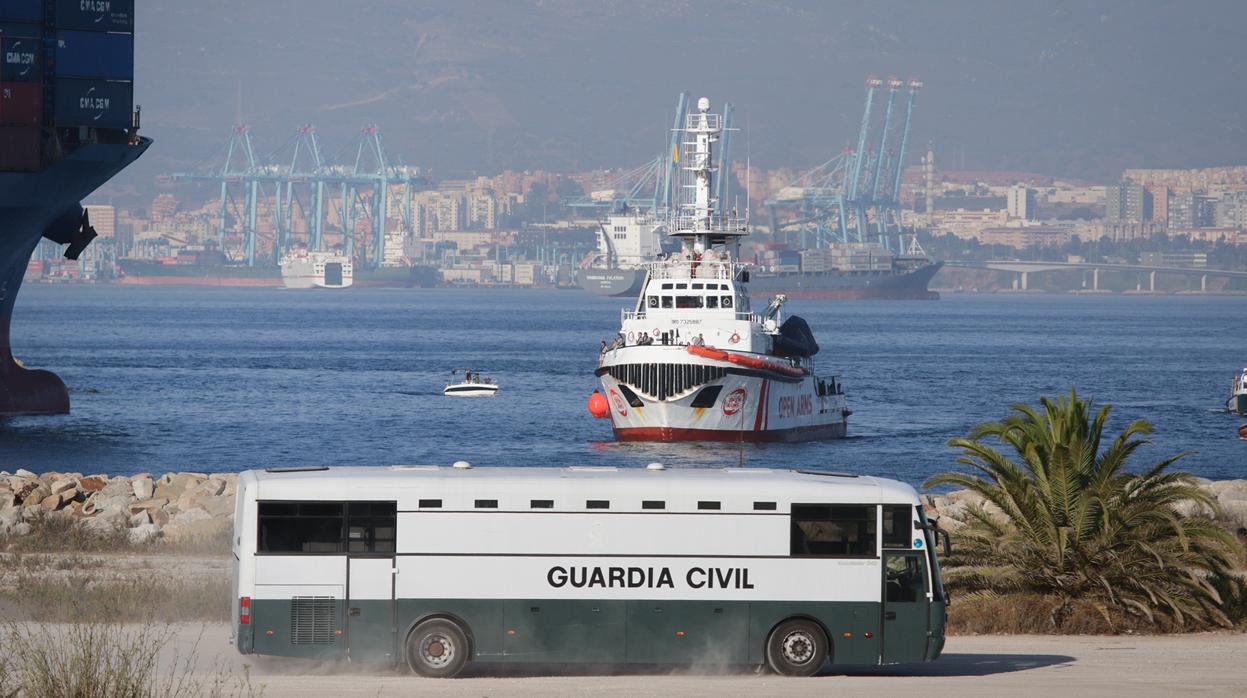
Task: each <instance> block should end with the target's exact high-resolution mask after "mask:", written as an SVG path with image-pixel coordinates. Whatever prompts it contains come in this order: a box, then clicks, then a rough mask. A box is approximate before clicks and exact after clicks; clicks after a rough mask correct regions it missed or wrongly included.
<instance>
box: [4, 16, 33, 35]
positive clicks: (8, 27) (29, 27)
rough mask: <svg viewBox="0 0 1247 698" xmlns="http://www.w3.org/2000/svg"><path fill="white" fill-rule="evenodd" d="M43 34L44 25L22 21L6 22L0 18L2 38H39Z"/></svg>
mask: <svg viewBox="0 0 1247 698" xmlns="http://www.w3.org/2000/svg"><path fill="white" fill-rule="evenodd" d="M42 34H43V31H42V27H41V26H40V25H38V24H22V23H21V22H6V21H4V20H2V19H0V38H4V37H8V36H21V37H26V38H38V37H39V36H41V35H42Z"/></svg>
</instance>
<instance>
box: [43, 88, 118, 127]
mask: <svg viewBox="0 0 1247 698" xmlns="http://www.w3.org/2000/svg"><path fill="white" fill-rule="evenodd" d="M53 90H54V91H55V93H56V95H55V105H56V108H55V110H54V112H53V119H54V121H55V123H56V125H57V126H94V127H96V128H129V127H130V125H131V124H132V123H133V112H134V84H133V83H129V82H108V81H106V80H74V79H68V78H58V79H57V80H56V82H55V84H54V85H53Z"/></svg>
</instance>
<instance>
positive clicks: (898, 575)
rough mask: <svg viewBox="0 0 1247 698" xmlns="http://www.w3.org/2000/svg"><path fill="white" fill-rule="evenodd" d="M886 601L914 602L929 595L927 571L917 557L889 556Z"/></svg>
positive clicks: (887, 561)
mask: <svg viewBox="0 0 1247 698" xmlns="http://www.w3.org/2000/svg"><path fill="white" fill-rule="evenodd" d="M885 557H886V562H885V563H884V565H885V566H886V567H887V574H888V576H887V583H886V585H885V588H886V589H887V595H886V598H885V600H886V601H898V602H902V603H905V602H911V603H912V602H914V601H919V600H921V599H922V598H923V597H924V596H926V594H927V571H926V570H925V569H923V564H922V558H921V557H918V556H917V555H887V556H885Z"/></svg>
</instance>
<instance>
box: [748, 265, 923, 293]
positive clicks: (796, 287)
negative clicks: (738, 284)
mask: <svg viewBox="0 0 1247 698" xmlns="http://www.w3.org/2000/svg"><path fill="white" fill-rule="evenodd" d="M942 266H943V262H933V263H931V264H925V265H923V266H920V267H918V268H916V269H913V270H908V271H886V272H842V271H828V272H797V273H792V274H752V275H751V278H750V280H749V292H750V293H751V294H752V295H755V296H771V295H774V294H776V293H782V294H784V295H786V296H788V297H789V298H807V299H827V300H859V299H886V300H936V299H938V298H939V297H940V294H939V293H937V292H935V291H932V290H930V289H928V288H927V287H928V285H929V284H930V283H931V279H932V278H933V277H934V276H935V274H936V272H938V271H939V270H940V267H942Z"/></svg>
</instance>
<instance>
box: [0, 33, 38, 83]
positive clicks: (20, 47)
mask: <svg viewBox="0 0 1247 698" xmlns="http://www.w3.org/2000/svg"><path fill="white" fill-rule="evenodd" d="M42 64H43V61H41V60H39V40H38V39H6V38H3V37H0V82H34V81H36V80H38V79H39V75H40V70H39V66H41V65H42Z"/></svg>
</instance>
